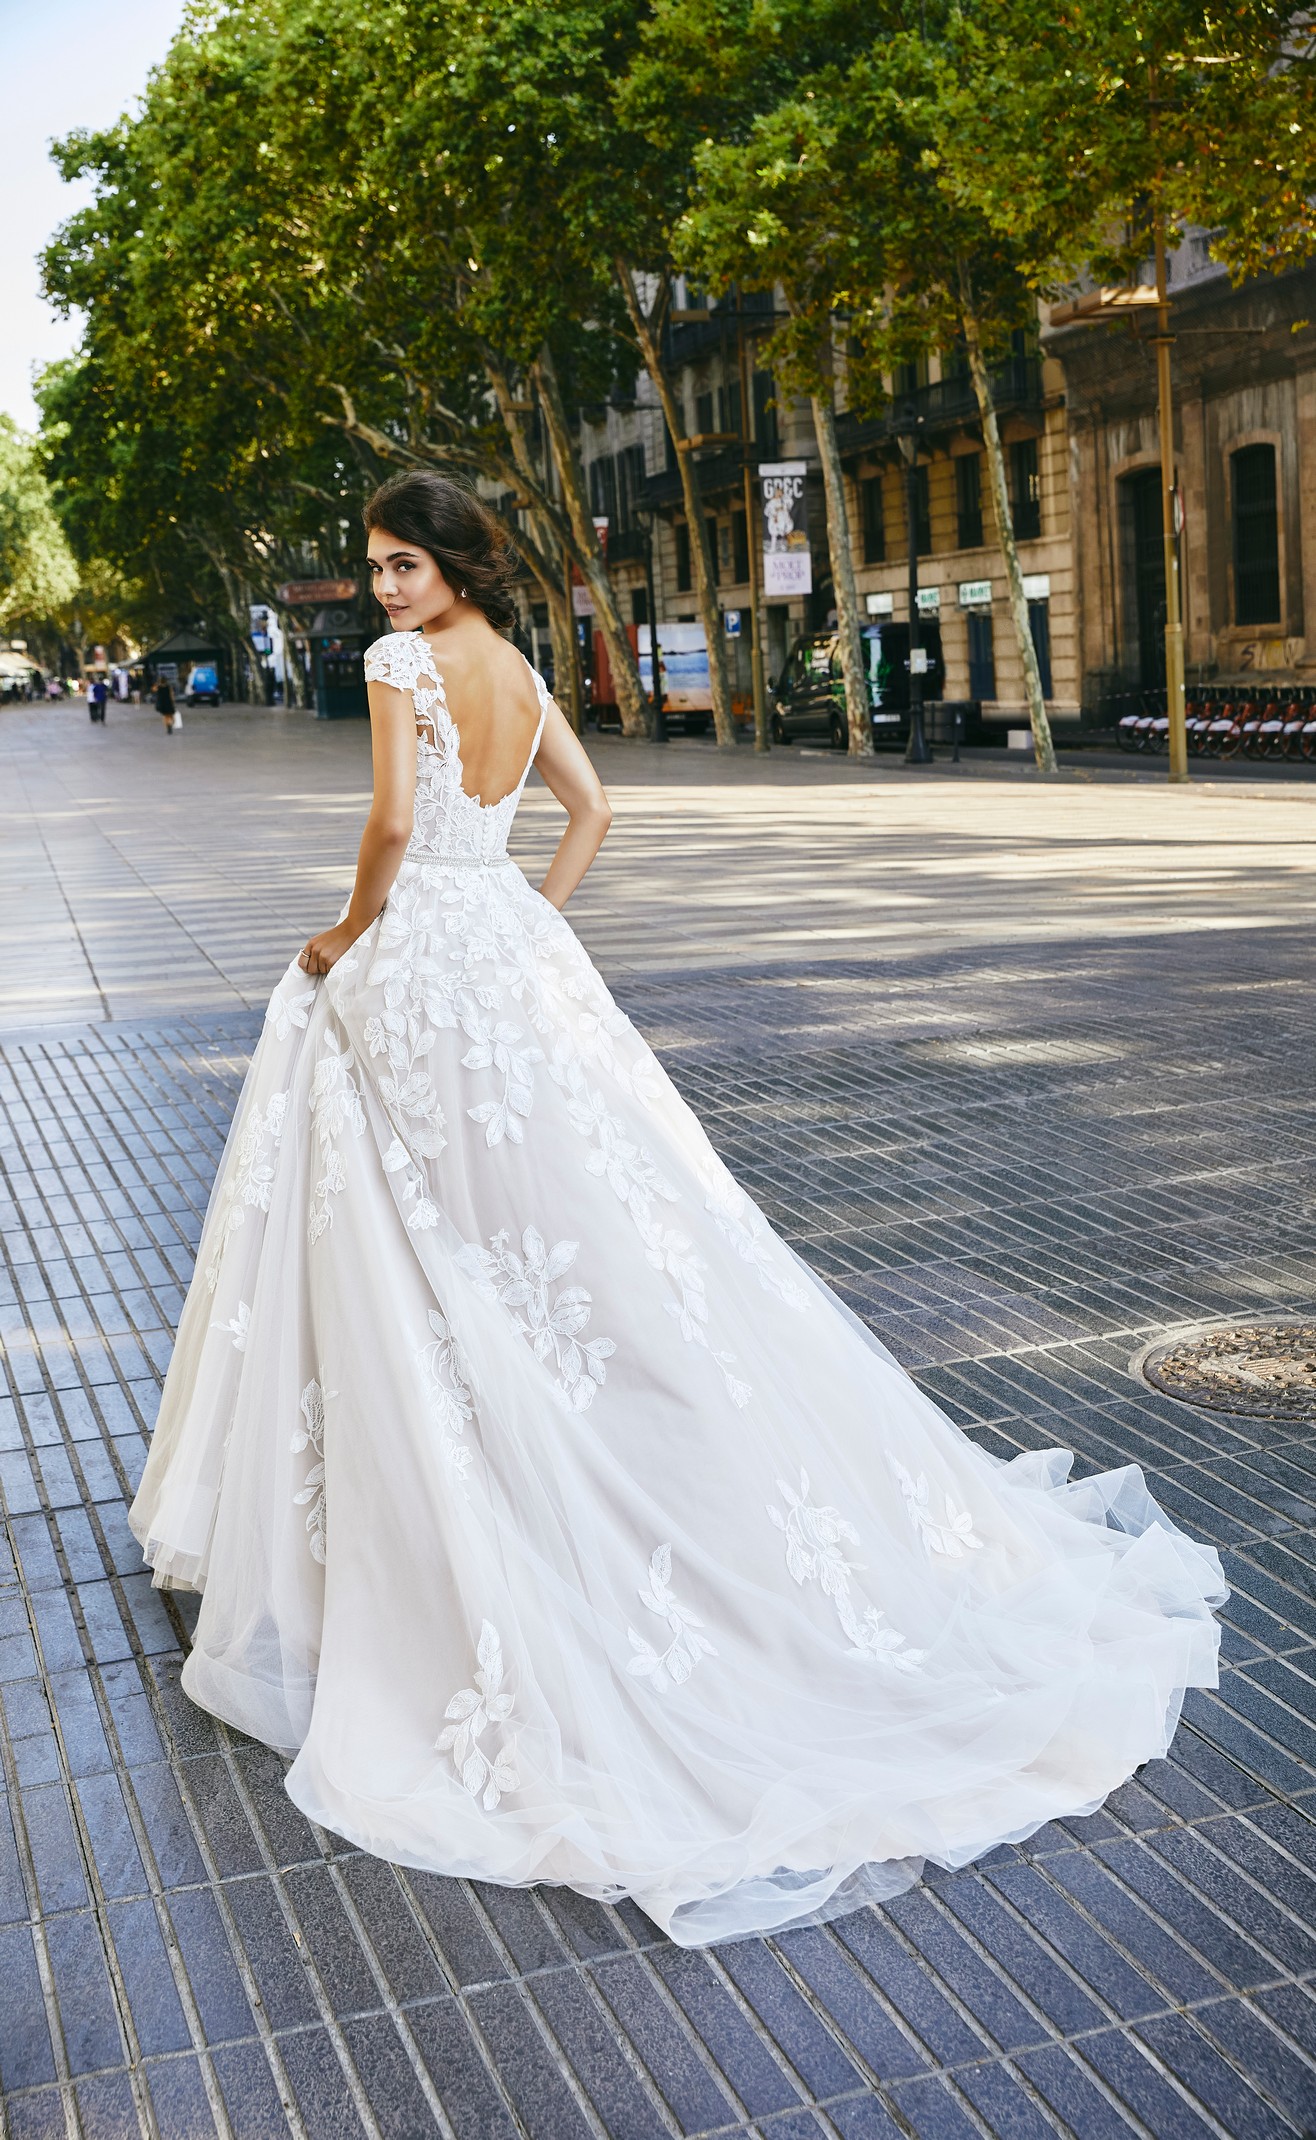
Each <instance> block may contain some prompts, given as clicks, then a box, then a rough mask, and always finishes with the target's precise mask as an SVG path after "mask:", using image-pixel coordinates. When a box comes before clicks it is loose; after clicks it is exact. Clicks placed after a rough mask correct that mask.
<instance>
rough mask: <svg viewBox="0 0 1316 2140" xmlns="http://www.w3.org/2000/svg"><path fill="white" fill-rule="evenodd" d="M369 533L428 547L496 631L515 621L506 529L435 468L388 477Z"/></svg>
mask: <svg viewBox="0 0 1316 2140" xmlns="http://www.w3.org/2000/svg"><path fill="white" fill-rule="evenodd" d="M365 523H366V528H367V531H369V530H370V529H373V528H383V529H384V530H385V532H386V533H387V534H389V535H396V536H398V537H399V539H400V540H401V541H402V542H409V543H412V544H414V546H415V548H416V549H418V550H428V551H429V554H430V556H431V557H432V558H433V559H434V562H435V564H436V565H437V566H438V568H439V570H440V572H441V573H442V574H443V577H444V579H445V580H446V581H447V582H448V585H449V586H450V587H451V588H452V589H453V590H454V592H456V593H461V592H462V591H463V590H465V594H466V599H467V601H468V602H474V603H475V605H476V608H477V609H482V610H483V611H484V614H485V616H486V617H487V618H488V619H489V622H490V623H491V624H492V625H493V627H494V629H495V630H496V631H500V632H505V631H509V630H510V629H511V627H512V626H513V625H514V624H515V623H516V604H515V603H514V602H513V600H512V595H511V579H512V571H513V566H512V560H511V557H510V556H509V554H508V549H507V543H506V541H505V539H504V536H503V531H502V529H501V528H500V527H499V525H498V522H497V521H496V520H495V519H494V516H493V514H492V513H491V512H490V511H489V509H488V507H487V506H486V505H484V504H483V503H482V502H481V500H480V499H479V498H477V497H476V495H475V492H474V491H473V490H467V488H466V486H465V484H464V483H454V482H453V480H452V478H451V477H450V476H441V475H439V474H438V473H437V472H436V471H435V470H434V469H432V468H409V469H407V470H406V471H405V472H404V473H403V474H401V475H396V476H390V477H389V479H388V481H387V482H386V483H381V484H380V486H379V489H378V490H377V491H376V492H375V494H374V496H373V498H371V500H370V502H369V504H368V505H367V506H366V509H365Z"/></svg>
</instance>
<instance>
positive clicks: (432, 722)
mask: <svg viewBox="0 0 1316 2140" xmlns="http://www.w3.org/2000/svg"><path fill="white" fill-rule="evenodd" d="M526 667H527V668H530V664H529V663H528V662H527V663H526ZM365 670H366V677H367V680H368V681H374V682H378V683H386V684H391V685H392V686H393V688H394V689H395V690H398V691H405V692H407V693H408V694H409V696H410V698H411V701H412V704H413V706H414V708H415V721H416V809H415V822H414V825H413V829H412V835H411V841H410V844H409V846H408V849H407V853H408V855H410V856H411V857H412V858H413V859H414V860H425V861H439V860H441V861H444V862H463V863H464V862H483V863H490V862H499V861H502V860H504V859H505V858H506V854H507V835H508V832H509V831H510V829H511V824H512V819H513V818H514V817H515V815H516V806H517V804H518V803H519V801H520V799H521V792H522V789H523V788H524V787H525V784H526V779H527V777H528V775H529V772H530V768H531V766H532V765H533V764H534V761H535V753H536V752H537V750H538V749H539V745H540V740H541V738H542V736H543V733H544V722H545V720H546V718H547V715H548V687H547V685H546V684H545V683H544V680H543V678H542V677H541V676H540V675H539V673H538V671H537V670H535V669H530V674H531V676H532V677H533V678H534V682H535V691H536V695H537V697H538V699H539V721H538V724H537V726H536V728H535V732H534V737H533V739H532V741H531V744H530V749H529V752H528V753H527V756H526V759H525V763H524V765H523V766H522V768H521V773H520V777H519V779H518V780H517V781H516V784H515V786H513V787H511V788H508V789H507V790H506V792H505V793H504V794H502V795H500V796H499V797H498V798H497V799H496V800H495V801H493V802H485V801H484V800H483V798H482V797H481V796H480V795H472V794H469V793H468V792H467V789H466V784H465V768H464V767H463V764H462V755H461V735H460V731H459V730H458V727H457V724H456V722H455V721H454V720H453V718H452V714H451V713H450V711H449V709H448V699H447V693H446V691H445V690H444V686H443V678H442V677H441V676H440V674H439V671H438V668H437V666H436V664H435V660H434V654H433V650H432V648H431V647H430V646H429V644H428V642H427V641H426V640H425V639H424V638H423V637H422V636H421V634H420V633H419V632H398V633H396V634H394V635H393V636H392V637H390V638H387V639H377V640H376V642H375V644H374V645H373V646H372V647H370V648H369V649H368V651H367V653H366V661H365Z"/></svg>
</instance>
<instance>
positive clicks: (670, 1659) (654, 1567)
mask: <svg viewBox="0 0 1316 2140" xmlns="http://www.w3.org/2000/svg"><path fill="white" fill-rule="evenodd" d="M637 1595H638V1597H639V1600H640V1603H641V1605H647V1606H648V1608H649V1611H650V1612H652V1613H656V1614H657V1615H658V1618H659V1619H660V1620H664V1621H666V1623H667V1628H668V1631H669V1633H670V1635H671V1638H672V1639H671V1641H670V1642H669V1643H668V1645H667V1647H666V1649H664V1650H657V1649H655V1648H654V1645H653V1644H652V1642H648V1641H646V1640H645V1638H644V1636H643V1635H637V1634H636V1632H635V1629H634V1628H633V1627H628V1628H627V1630H626V1635H627V1639H628V1640H629V1642H630V1645H631V1648H632V1649H633V1650H634V1652H635V1655H634V1656H633V1657H632V1658H631V1659H630V1662H629V1663H628V1664H627V1667H626V1669H627V1671H628V1672H629V1673H630V1674H631V1677H632V1678H633V1679H647V1680H648V1682H649V1684H650V1686H651V1687H652V1688H653V1690H654V1693H655V1694H666V1693H668V1692H669V1691H670V1689H671V1688H673V1687H680V1686H684V1684H685V1682H686V1680H687V1679H689V1677H690V1674H691V1673H692V1672H693V1670H694V1668H695V1666H696V1665H697V1664H698V1662H699V1660H700V1658H701V1657H716V1655H717V1651H716V1650H715V1649H714V1648H713V1645H712V1643H711V1642H710V1641H709V1640H708V1637H707V1636H706V1635H704V1634H703V1633H701V1629H702V1627H703V1621H702V1620H700V1619H698V1618H697V1617H696V1615H695V1614H694V1613H692V1612H691V1610H690V1608H689V1606H688V1605H682V1604H681V1602H680V1600H679V1599H678V1598H677V1597H676V1596H675V1595H674V1593H673V1590H672V1549H671V1547H670V1546H669V1545H667V1546H657V1547H655V1549H654V1551H653V1553H652V1554H651V1555H650V1559H649V1580H648V1582H647V1583H646V1584H645V1585H644V1588H643V1589H642V1590H640V1591H639V1592H638V1593H637Z"/></svg>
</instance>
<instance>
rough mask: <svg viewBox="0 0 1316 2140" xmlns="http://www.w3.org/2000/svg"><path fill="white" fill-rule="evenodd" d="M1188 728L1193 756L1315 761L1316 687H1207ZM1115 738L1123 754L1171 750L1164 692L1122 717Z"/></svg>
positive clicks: (1191, 699)
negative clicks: (1266, 688) (1258, 688)
mask: <svg viewBox="0 0 1316 2140" xmlns="http://www.w3.org/2000/svg"><path fill="white" fill-rule="evenodd" d="M1184 727H1185V730H1186V732H1187V736H1188V755H1189V756H1190V757H1191V758H1290V759H1297V758H1305V759H1316V688H1313V687H1309V686H1306V685H1286V686H1282V687H1280V688H1279V689H1272V690H1257V689H1251V690H1249V689H1246V688H1243V687H1241V686H1238V685H1231V684H1211V685H1207V686H1203V687H1200V688H1199V689H1197V690H1195V691H1190V692H1189V694H1188V699H1187V704H1186V707H1185V719H1184ZM1115 735H1116V740H1117V741H1118V743H1119V747H1120V749H1121V750H1126V751H1150V752H1152V753H1157V752H1161V751H1166V750H1168V749H1169V742H1170V723H1169V720H1168V718H1167V716H1166V712H1165V693H1164V692H1163V691H1159V692H1157V691H1149V692H1146V693H1145V694H1144V695H1143V696H1142V698H1141V700H1140V701H1139V702H1138V704H1137V705H1136V707H1131V708H1130V710H1129V711H1128V712H1127V713H1124V714H1122V715H1121V716H1120V718H1119V720H1118V721H1117V722H1116V724H1115Z"/></svg>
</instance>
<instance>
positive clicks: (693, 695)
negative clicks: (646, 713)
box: [635, 624, 713, 713]
mask: <svg viewBox="0 0 1316 2140" xmlns="http://www.w3.org/2000/svg"><path fill="white" fill-rule="evenodd" d="M636 638H637V640H638V645H637V646H636V650H635V652H636V659H637V660H638V662H639V665H640V682H641V683H642V684H643V686H644V689H645V692H646V694H647V695H648V696H649V697H650V698H652V696H653V653H652V649H651V646H650V635H649V627H648V625H647V624H641V625H640V626H639V629H638V631H637V633H636ZM658 659H659V662H660V663H661V665H662V677H663V699H664V702H665V703H666V705H667V706H668V707H670V709H671V710H672V712H674V713H707V712H709V711H711V709H712V704H713V684H712V679H711V677H710V676H709V673H708V643H707V641H706V640H705V638H704V627H703V625H702V624H660V625H659V627H658Z"/></svg>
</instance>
